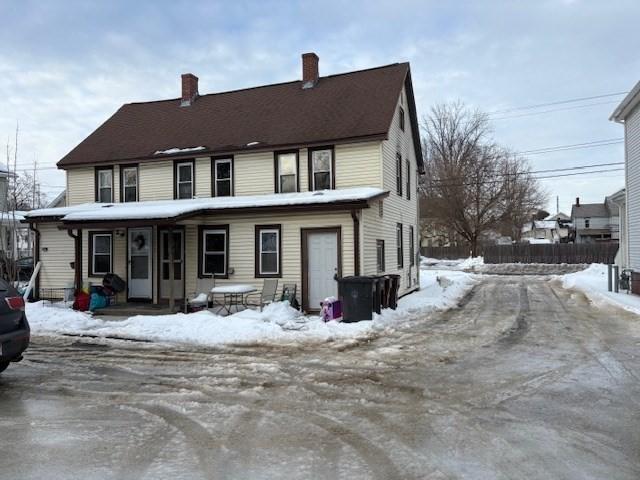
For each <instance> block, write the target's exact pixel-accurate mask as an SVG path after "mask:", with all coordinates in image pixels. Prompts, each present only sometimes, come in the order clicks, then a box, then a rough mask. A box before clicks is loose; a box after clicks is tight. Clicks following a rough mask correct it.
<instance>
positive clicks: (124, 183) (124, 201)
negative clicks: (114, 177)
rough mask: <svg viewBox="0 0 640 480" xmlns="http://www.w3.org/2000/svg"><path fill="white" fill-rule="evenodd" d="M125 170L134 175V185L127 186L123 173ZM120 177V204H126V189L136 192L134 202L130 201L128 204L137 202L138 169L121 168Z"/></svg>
mask: <svg viewBox="0 0 640 480" xmlns="http://www.w3.org/2000/svg"><path fill="white" fill-rule="evenodd" d="M127 170H133V171H134V172H135V174H136V183H135V185H127V184H126V182H125V179H126V175H125V172H126V171H127ZM120 176H121V177H122V198H121V199H120V201H121V202H123V203H127V188H135V190H136V195H135V198H136V199H135V200H130V202H137V201H138V176H139V173H138V167H137V166H132V167H123V168H121V169H120Z"/></svg>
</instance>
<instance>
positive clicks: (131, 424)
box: [0, 276, 640, 480]
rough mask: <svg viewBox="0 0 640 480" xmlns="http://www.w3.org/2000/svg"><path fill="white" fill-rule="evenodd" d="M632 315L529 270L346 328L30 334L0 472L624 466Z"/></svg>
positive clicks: (632, 372)
mask: <svg viewBox="0 0 640 480" xmlns="http://www.w3.org/2000/svg"><path fill="white" fill-rule="evenodd" d="M638 318H639V317H637V316H635V315H634V314H632V313H629V312H626V311H623V310H619V309H615V308H613V307H607V309H600V308H596V307H594V306H592V305H591V304H590V303H589V302H588V300H587V299H586V297H584V296H583V295H582V294H580V293H577V292H572V291H569V290H564V289H562V288H561V287H560V284H559V282H557V281H550V280H549V279H545V278H543V277H526V276H524V277H512V276H510V277H495V276H488V277H484V279H483V280H482V281H481V282H480V283H479V284H478V285H477V286H476V287H475V288H474V290H473V291H472V293H471V294H470V295H469V296H468V297H467V298H466V299H465V300H464V302H463V304H462V305H461V307H460V308H459V309H454V310H451V311H448V312H445V313H440V314H433V315H430V316H429V317H428V318H424V319H422V320H419V321H415V322H412V323H410V324H409V325H406V326H404V327H403V328H401V329H399V330H398V331H396V332H395V333H394V334H392V335H389V336H385V337H380V338H378V339H376V340H374V341H372V342H370V343H367V344H362V345H355V346H354V345H348V346H347V345H346V344H344V343H335V344H325V345H320V346H318V345H316V346H307V347H305V348H304V349H297V350H296V349H292V348H291V347H288V348H283V347H278V348H273V347H272V348H266V347H253V348H251V347H242V348H237V347H236V348H231V347H227V348H224V349H218V350H199V351H196V352H193V351H185V350H179V349H165V348H160V347H157V346H156V347H149V346H145V345H141V344H132V343H119V344H110V345H108V346H107V345H91V344H86V343H77V342H76V340H74V339H69V340H59V339H58V340H56V339H46V340H43V339H41V340H38V341H36V343H35V344H34V346H33V348H32V349H31V350H30V352H29V355H28V356H27V358H26V360H25V361H24V362H23V363H21V364H19V365H15V366H14V367H12V368H10V369H8V370H7V371H6V372H5V374H3V375H2V376H0V432H2V434H1V435H0V466H1V472H2V477H3V478H5V477H6V478H15V479H25V478H29V479H42V478H56V479H60V478H84V479H94V478H96V479H97V478H100V479H108V478H131V479H165V478H167V479H169V478H171V479H177V478H189V479H192V478H215V479H217V478H225V479H230V478H247V479H249V478H250V479H262V478H278V479H288V478H314V479H324V478H326V479H339V478H349V479H354V478H367V479H369V478H371V479H381V480H382V479H385V480H388V479H414V478H415V479H418V478H419V479H425V478H426V479H452V478H467V479H514V478H523V479H545V480H546V479H581V480H584V479H599V480H600V479H605V478H612V479H613V478H615V479H637V478H640V434H639V433H638V432H639V431H640V430H639V428H638V427H639V426H640V417H639V414H638V412H639V411H640V384H639V381H638V376H637V375H638V372H639V371H640V369H639V367H640V359H639V358H638V345H639V343H640V321H639V320H638Z"/></svg>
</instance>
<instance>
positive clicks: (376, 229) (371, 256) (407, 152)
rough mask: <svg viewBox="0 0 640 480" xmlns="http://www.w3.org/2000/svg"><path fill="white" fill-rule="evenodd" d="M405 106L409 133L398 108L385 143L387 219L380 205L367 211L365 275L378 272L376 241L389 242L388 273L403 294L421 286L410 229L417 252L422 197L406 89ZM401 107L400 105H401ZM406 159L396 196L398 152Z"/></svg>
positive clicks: (404, 95) (365, 216)
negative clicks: (400, 247) (412, 255)
mask: <svg viewBox="0 0 640 480" xmlns="http://www.w3.org/2000/svg"><path fill="white" fill-rule="evenodd" d="M402 103H403V108H404V111H405V130H404V132H403V131H402V130H400V124H399V116H398V108H396V112H395V114H394V116H393V121H392V124H391V128H390V130H389V139H388V140H385V141H383V142H382V155H383V162H382V163H383V188H384V189H385V190H388V191H389V192H390V193H389V196H388V197H387V198H385V199H384V201H383V216H382V218H380V217H379V216H378V209H377V205H376V206H375V207H373V208H371V209H368V210H365V211H364V212H363V240H362V241H363V247H362V248H363V274H366V275H369V274H375V273H376V240H377V239H379V240H384V243H385V268H386V273H394V274H399V275H400V279H401V283H400V294H404V293H407V292H409V291H411V290H413V289H415V288H417V286H418V282H419V271H418V270H419V266H418V265H417V262H416V263H415V264H414V265H413V266H411V259H410V251H409V248H410V241H409V232H410V228H409V227H410V226H413V229H414V253H415V251H416V250H417V248H418V245H419V242H418V239H417V235H418V195H417V161H416V152H415V149H414V146H413V136H412V132H411V123H410V120H409V113H408V112H409V109H408V107H407V99H406V94H405V92H404V89H403V91H402ZM398 106H400V102H398ZM397 152H400V154H401V156H402V197H400V196H398V195H397V193H396V153H397ZM407 160H409V161H410V171H411V199H410V200H407V191H406V190H407V187H406V179H407V177H406V175H407V167H406V161H407ZM397 223H401V224H402V235H403V251H404V252H403V253H404V258H403V268H401V269H398V268H397V263H398V262H397V255H396V252H397V250H396V224H397Z"/></svg>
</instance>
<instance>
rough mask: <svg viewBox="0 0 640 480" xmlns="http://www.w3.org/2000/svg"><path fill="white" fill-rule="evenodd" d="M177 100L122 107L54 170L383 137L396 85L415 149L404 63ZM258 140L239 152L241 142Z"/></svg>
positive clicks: (416, 134)
mask: <svg viewBox="0 0 640 480" xmlns="http://www.w3.org/2000/svg"><path fill="white" fill-rule="evenodd" d="M301 83H302V82H300V81H295V82H289V83H281V84H275V85H267V86H263V87H255V88H248V89H244V90H236V91H231V92H225V93H217V94H209V95H203V96H200V97H198V98H197V100H196V101H195V102H194V103H193V104H192V105H191V106H189V107H181V106H180V99H179V98H177V99H172V100H164V101H155V102H145V103H129V104H125V105H123V106H122V107H121V108H120V109H119V110H118V111H117V112H116V113H115V114H114V115H113V116H112V117H111V118H109V119H108V120H107V121H106V122H105V123H104V124H102V125H101V126H100V127H98V128H97V129H96V130H95V131H94V132H93V133H92V134H91V135H89V136H88V137H87V138H86V139H85V140H83V141H82V142H81V143H80V144H79V145H78V146H77V147H75V148H74V149H73V150H72V151H71V152H69V153H68V154H67V155H66V156H64V157H63V158H62V159H61V160H60V161H59V162H58V166H59V167H62V168H67V167H73V166H78V165H87V164H93V163H104V162H114V161H128V160H143V159H153V158H163V159H164V158H168V157H170V156H169V155H154V153H155V152H156V151H158V150H167V149H171V148H189V147H198V146H204V147H205V149H204V150H202V151H199V152H198V155H203V154H211V153H222V152H225V153H230V152H238V151H242V150H250V149H269V148H282V147H288V146H291V147H293V146H299V145H310V144H319V143H325V142H326V143H333V142H340V141H349V140H365V139H371V138H386V135H387V133H388V130H389V126H390V124H391V120H392V119H393V115H394V114H395V109H396V103H397V101H398V96H399V94H400V91H401V89H402V87H403V86H405V85H406V86H407V93H408V95H409V103H410V105H409V117H410V121H411V125H412V130H413V134H414V137H416V139H415V142H414V143H415V145H416V153H417V155H418V156H419V161H421V160H422V159H421V150H420V140H419V131H418V127H417V118H416V112H415V103H414V100H413V91H412V86H411V77H410V70H409V64H408V63H396V64H392V65H388V66H385V67H378V68H373V69H369V70H361V71H357V72H351V73H345V74H340V75H332V76H328V77H321V78H320V80H319V82H318V83H317V85H316V86H315V87H314V88H310V89H302V88H301ZM251 142H260V143H258V144H257V145H252V146H251V147H247V144H248V143H251Z"/></svg>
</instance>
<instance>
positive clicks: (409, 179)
mask: <svg viewBox="0 0 640 480" xmlns="http://www.w3.org/2000/svg"><path fill="white" fill-rule="evenodd" d="M406 187H407V200H411V162H410V161H409V160H407V185H406Z"/></svg>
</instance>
